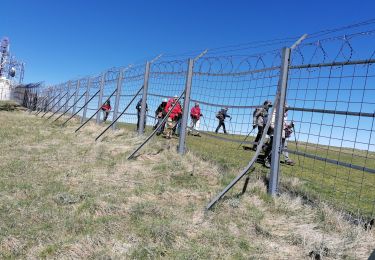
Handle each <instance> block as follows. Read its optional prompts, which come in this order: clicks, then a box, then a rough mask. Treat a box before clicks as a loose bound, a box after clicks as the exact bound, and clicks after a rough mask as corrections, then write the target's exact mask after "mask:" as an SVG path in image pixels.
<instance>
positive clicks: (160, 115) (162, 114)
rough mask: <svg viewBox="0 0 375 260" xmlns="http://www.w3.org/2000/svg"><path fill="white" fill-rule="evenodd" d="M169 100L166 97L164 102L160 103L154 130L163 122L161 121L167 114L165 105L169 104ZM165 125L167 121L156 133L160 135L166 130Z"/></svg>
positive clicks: (156, 111) (156, 112)
mask: <svg viewBox="0 0 375 260" xmlns="http://www.w3.org/2000/svg"><path fill="white" fill-rule="evenodd" d="M167 102H168V100H167V99H166V98H164V99H163V100H162V102H161V103H160V105H159V106H158V108H157V109H156V110H155V118H156V120H157V122H156V125H155V126H154V130H155V129H156V128H157V127H158V126H159V124H160V123H161V121H163V118H164V117H165V115H166V114H167V113H166V112H165V107H166V105H167ZM164 126H165V123H164V124H163V125H162V126H161V127H160V128H159V129H158V131H157V132H156V135H160V134H161V133H162V132H163V131H164Z"/></svg>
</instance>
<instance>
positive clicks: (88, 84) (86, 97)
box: [81, 77, 91, 123]
mask: <svg viewBox="0 0 375 260" xmlns="http://www.w3.org/2000/svg"><path fill="white" fill-rule="evenodd" d="M90 84H91V78H90V77H89V78H88V79H87V87H86V96H85V107H84V108H83V113H82V117H81V123H83V122H84V121H85V120H86V114H87V106H88V104H87V101H89V98H90Z"/></svg>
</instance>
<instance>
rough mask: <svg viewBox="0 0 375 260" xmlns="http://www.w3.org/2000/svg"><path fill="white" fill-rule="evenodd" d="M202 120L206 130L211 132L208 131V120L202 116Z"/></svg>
mask: <svg viewBox="0 0 375 260" xmlns="http://www.w3.org/2000/svg"><path fill="white" fill-rule="evenodd" d="M202 118H203V124H204V125H205V126H206V130H207V132H209V131H208V126H207V124H206V120H205V119H204V117H203V116H202Z"/></svg>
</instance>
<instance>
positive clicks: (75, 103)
mask: <svg viewBox="0 0 375 260" xmlns="http://www.w3.org/2000/svg"><path fill="white" fill-rule="evenodd" d="M79 85H80V80H77V83H76V94H75V96H74V103H73V104H74V106H73V111H72V115H74V114H75V113H76V110H77V99H78V94H79Z"/></svg>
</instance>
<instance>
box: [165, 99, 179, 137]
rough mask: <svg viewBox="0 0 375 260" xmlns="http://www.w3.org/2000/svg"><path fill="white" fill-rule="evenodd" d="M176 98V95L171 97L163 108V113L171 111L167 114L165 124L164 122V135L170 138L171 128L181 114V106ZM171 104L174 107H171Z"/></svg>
mask: <svg viewBox="0 0 375 260" xmlns="http://www.w3.org/2000/svg"><path fill="white" fill-rule="evenodd" d="M177 99H178V97H176V96H175V97H174V98H171V99H170V100H169V101H168V103H167V105H166V106H165V109H164V111H165V113H168V112H169V111H170V110H172V111H171V113H170V114H169V117H168V119H167V124H166V127H165V129H164V135H165V137H166V138H168V139H170V138H171V135H172V132H173V128H174V127H175V126H176V124H177V120H178V118H179V117H180V115H181V114H182V108H181V105H180V103H178V102H177ZM175 104H176V105H175ZM174 105H175V106H174ZM173 106H174V108H173ZM172 108H173V109H172Z"/></svg>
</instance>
